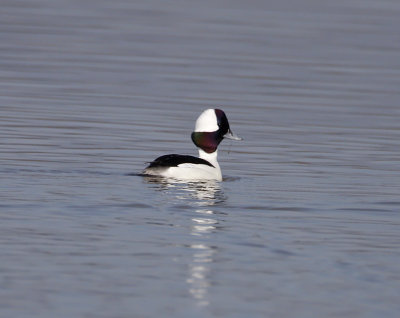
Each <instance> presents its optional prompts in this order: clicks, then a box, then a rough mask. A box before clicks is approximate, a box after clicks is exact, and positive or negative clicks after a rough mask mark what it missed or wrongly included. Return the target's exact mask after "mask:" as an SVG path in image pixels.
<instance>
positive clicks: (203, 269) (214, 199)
mask: <svg viewBox="0 0 400 318" xmlns="http://www.w3.org/2000/svg"><path fill="white" fill-rule="evenodd" d="M145 180H146V181H147V182H149V183H157V184H159V185H160V188H159V189H160V190H171V189H174V190H175V191H176V192H174V196H175V198H176V199H178V200H179V201H181V202H185V203H189V204H190V205H192V206H193V207H195V210H194V211H195V212H196V214H197V215H196V216H195V217H192V218H191V225H190V234H191V235H192V237H193V241H192V242H190V243H189V244H188V246H189V247H190V248H191V250H192V252H193V254H192V260H191V262H190V263H189V270H188V277H187V278H186V282H187V283H188V285H189V287H188V291H189V294H190V295H191V296H192V297H193V299H194V300H195V301H196V304H197V305H198V306H202V307H204V306H208V305H209V304H210V299H209V287H210V286H211V282H210V272H211V265H212V263H213V262H214V259H215V256H216V255H217V252H218V248H217V247H216V246H213V245H211V244H210V242H212V239H211V235H212V234H213V233H215V232H216V231H217V229H218V224H219V223H220V220H219V219H218V217H219V215H220V213H219V214H218V215H217V212H216V211H215V210H214V209H213V208H212V207H213V206H215V205H216V204H220V203H223V202H225V199H226V198H225V195H224V193H223V191H222V190H221V184H220V182H219V181H215V180H208V181H201V182H188V183H177V182H176V180H173V179H164V178H162V179H160V178H154V177H145ZM217 216H218V217H217Z"/></svg>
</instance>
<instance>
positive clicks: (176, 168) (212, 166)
mask: <svg viewBox="0 0 400 318" xmlns="http://www.w3.org/2000/svg"><path fill="white" fill-rule="evenodd" d="M224 138H228V139H233V140H242V138H240V137H238V136H236V135H235V134H233V133H232V131H231V129H230V128H229V122H228V118H226V115H225V113H224V112H223V111H222V110H220V109H207V110H205V111H204V112H203V113H201V115H200V116H199V118H197V121H196V126H195V129H194V132H192V141H193V143H194V144H195V145H196V146H197V147H198V149H199V157H193V156H187V155H176V154H171V155H164V156H161V157H158V158H157V159H156V160H154V161H153V162H151V163H150V164H149V165H148V167H146V169H144V171H143V174H144V175H150V176H161V177H167V178H174V179H182V180H210V179H212V180H219V181H221V180H222V174H221V168H220V167H219V164H218V161H217V152H218V151H217V147H218V145H219V143H220V142H221V141H222V139H224Z"/></svg>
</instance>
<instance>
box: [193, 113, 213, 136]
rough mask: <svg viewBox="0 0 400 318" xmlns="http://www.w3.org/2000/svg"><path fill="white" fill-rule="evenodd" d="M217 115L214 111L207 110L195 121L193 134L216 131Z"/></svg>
mask: <svg viewBox="0 0 400 318" xmlns="http://www.w3.org/2000/svg"><path fill="white" fill-rule="evenodd" d="M218 129H219V127H218V122H217V115H216V114H215V110H214V109H207V110H205V111H204V112H202V113H201V115H200V116H199V118H197V120H196V126H195V129H194V131H195V132H212V131H216V130H218Z"/></svg>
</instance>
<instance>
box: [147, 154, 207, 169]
mask: <svg viewBox="0 0 400 318" xmlns="http://www.w3.org/2000/svg"><path fill="white" fill-rule="evenodd" d="M182 163H194V164H197V165H200V164H201V165H207V166H210V167H214V166H213V165H212V164H211V163H209V162H208V161H207V160H204V159H201V158H197V157H193V156H187V155H176V154H170V155H164V156H161V157H158V158H157V159H155V160H154V161H153V162H150V165H149V166H148V167H147V168H158V167H177V166H178V165H180V164H182Z"/></svg>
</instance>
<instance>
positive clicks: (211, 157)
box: [198, 148, 220, 169]
mask: <svg viewBox="0 0 400 318" xmlns="http://www.w3.org/2000/svg"><path fill="white" fill-rule="evenodd" d="M198 149H199V157H200V158H201V159H204V160H207V161H208V162H209V163H211V164H212V165H213V166H214V167H215V168H217V169H220V168H219V164H218V160H217V157H218V150H215V151H214V152H212V153H208V152H205V151H204V150H203V149H201V148H198Z"/></svg>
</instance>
